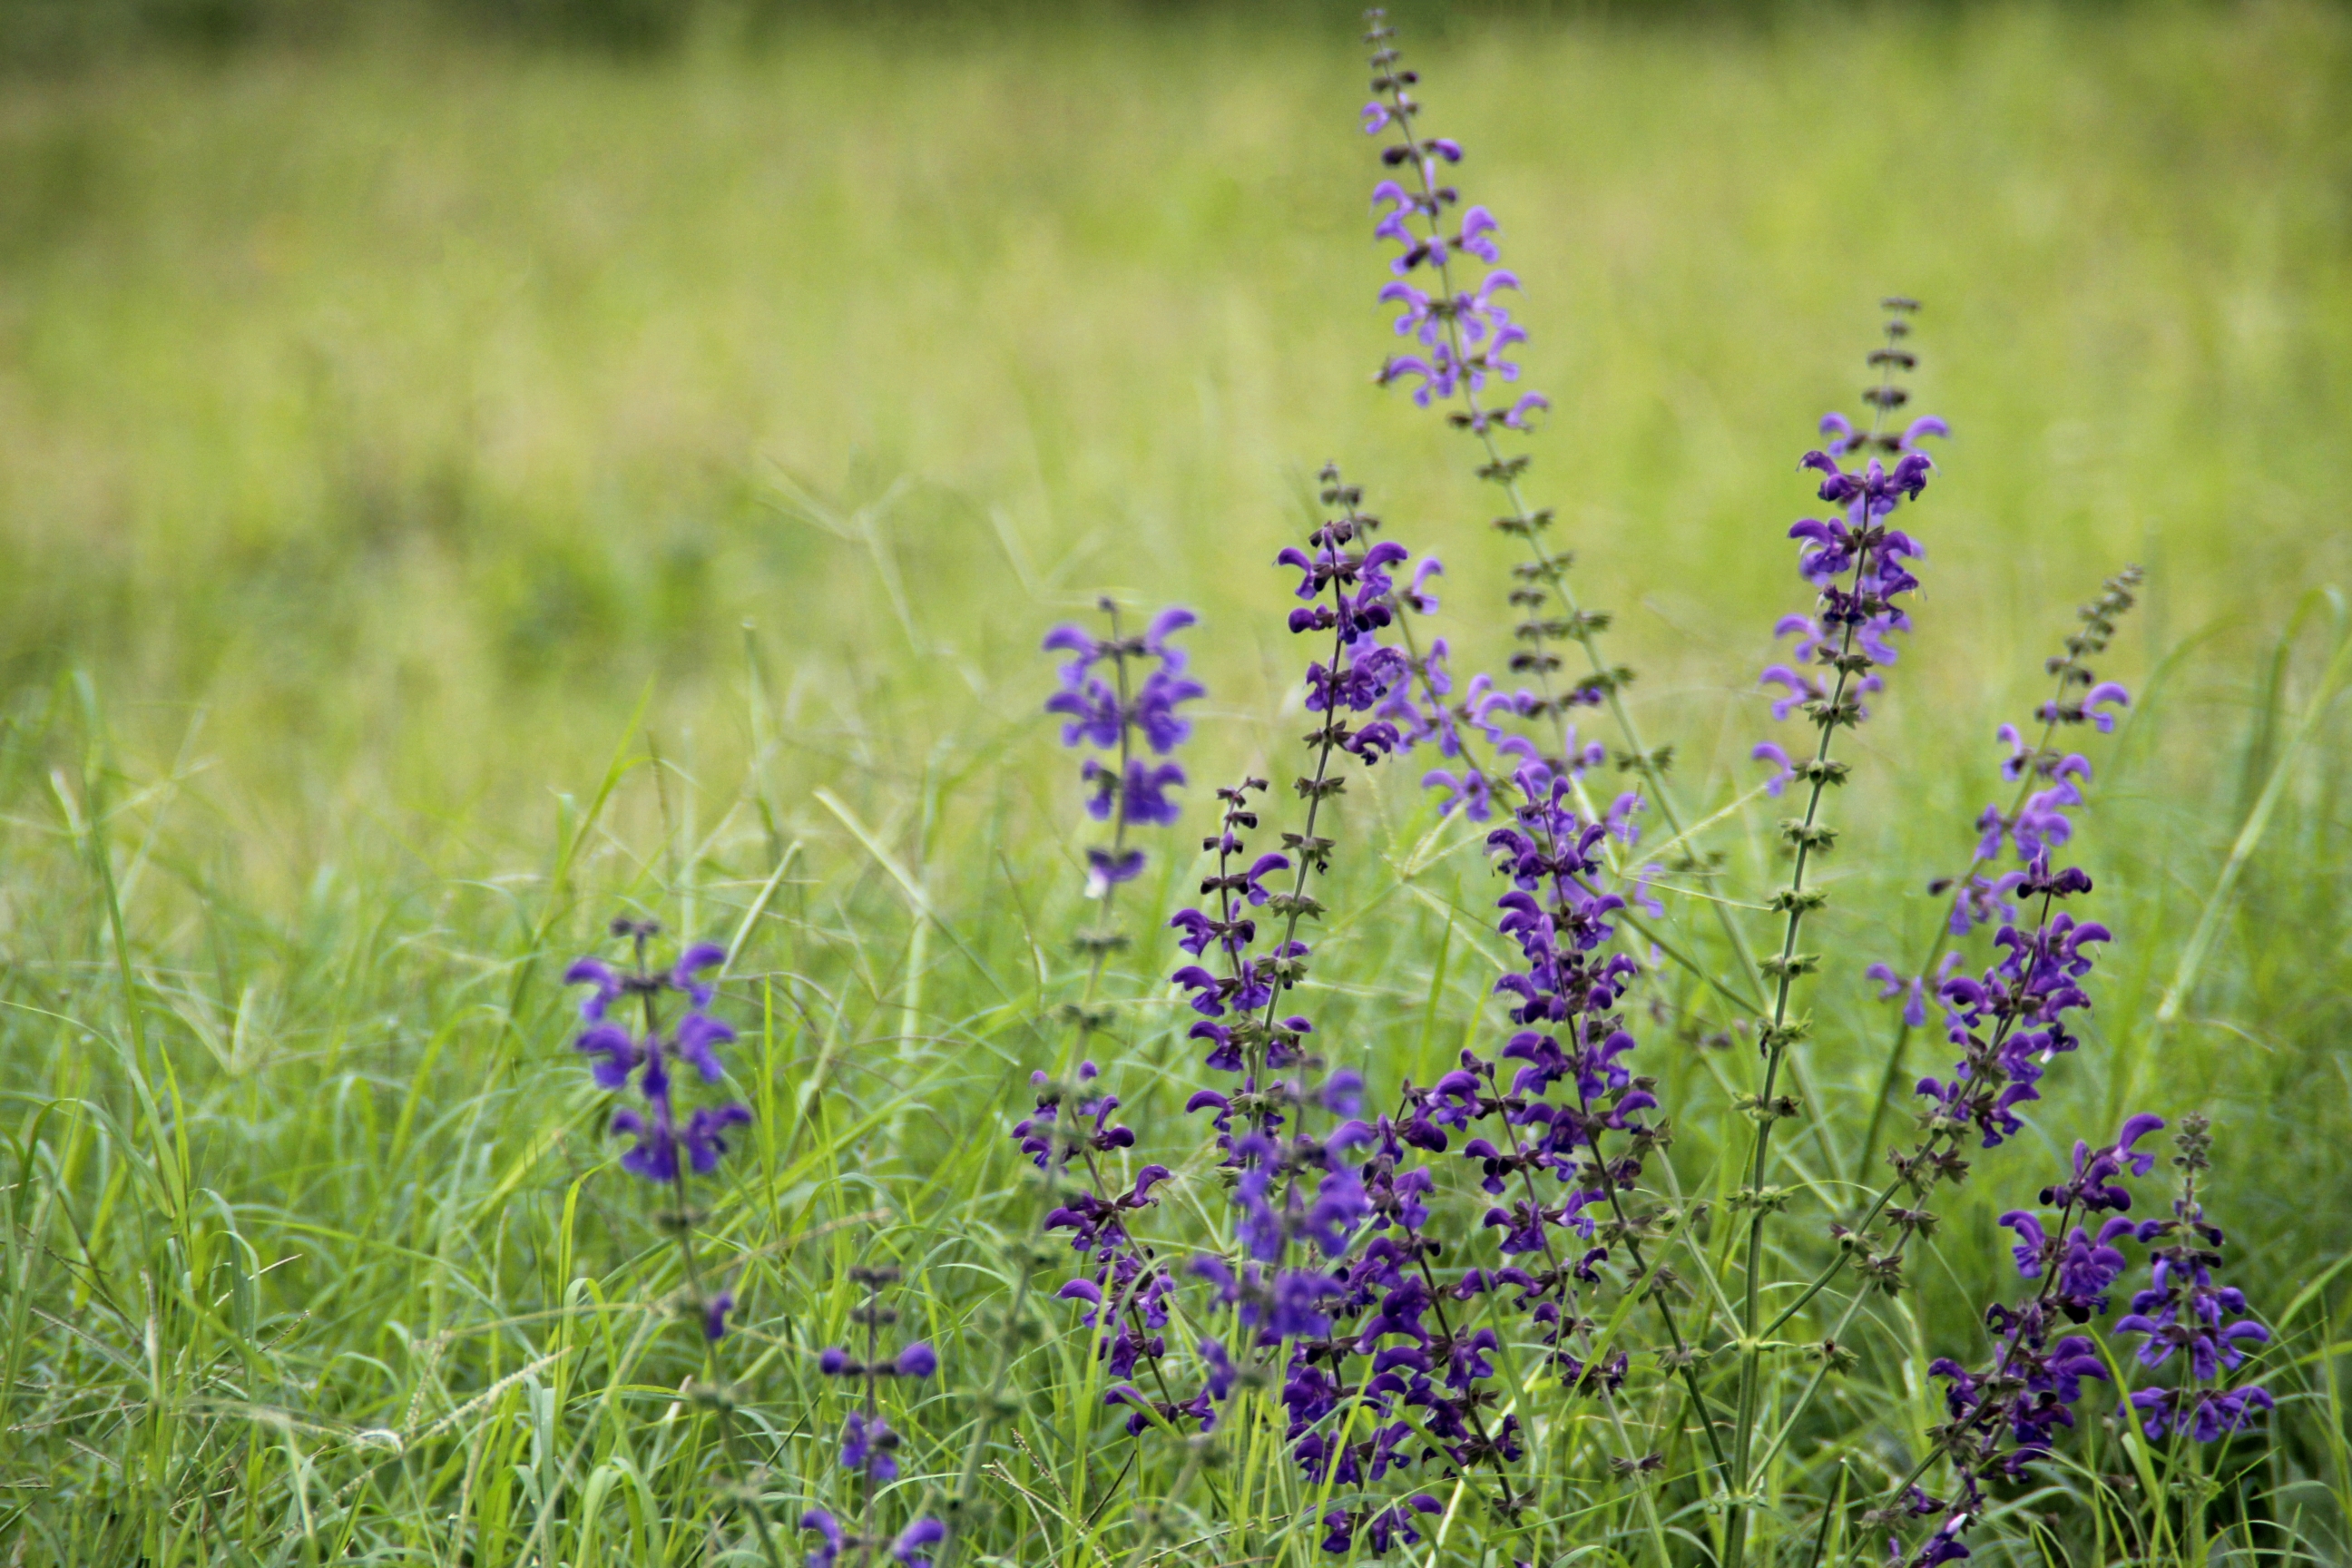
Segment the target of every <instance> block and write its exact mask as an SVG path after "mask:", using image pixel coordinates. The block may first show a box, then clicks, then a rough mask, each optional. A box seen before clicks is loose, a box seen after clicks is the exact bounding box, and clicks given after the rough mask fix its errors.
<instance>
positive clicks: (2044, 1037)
mask: <svg viewBox="0 0 2352 1568" xmlns="http://www.w3.org/2000/svg"><path fill="white" fill-rule="evenodd" d="M2017 889H2018V892H2019V895H2020V896H2021V899H2023V900H2026V901H2028V902H2031V901H2032V900H2040V901H2041V918H2040V919H2039V921H2037V922H2036V923H2034V924H2033V925H2032V928H2031V929H2026V930H2021V929H2020V928H2019V927H2018V926H2015V925H2004V926H2002V927H2001V928H2000V931H1999V933H1997V934H1996V935H1995V936H1994V938H1993V946H1994V947H1995V948H1997V949H1999V950H2000V957H1999V958H1997V959H1995V960H1994V962H1993V963H1992V965H1991V967H1990V968H1989V969H1987V970H1986V971H1985V972H1984V973H1983V974H1982V975H1981V976H1975V975H1968V974H1956V975H1954V976H1952V977H1951V978H1950V979H1948V980H1947V981H1945V982H1944V983H1943V984H1942V985H1941V986H1940V987H1939V988H1938V992H1937V994H1938V995H1939V996H1940V997H1941V999H1942V1001H1943V1004H1944V1006H1945V1009H1946V1018H1947V1021H1946V1034H1947V1035H1948V1037H1949V1039H1950V1041H1951V1043H1952V1044H1953V1045H1954V1046H1957V1047H1959V1049H1960V1051H1961V1053H1962V1055H1961V1058H1960V1060H1959V1061H1958V1064H1956V1066H1955V1067H1954V1068H1953V1073H1952V1076H1951V1077H1950V1078H1949V1079H1933V1078H1924V1079H1920V1080H1919V1084H1918V1089H1917V1092H1918V1093H1919V1094H1920V1095H1921V1096H1923V1097H1924V1098H1925V1099H1926V1100H1927V1102H1928V1105H1927V1110H1926V1111H1925V1115H1926V1116H1927V1124H1928V1126H1929V1128H1930V1130H1931V1131H1934V1130H1943V1129H1948V1130H1950V1131H1953V1132H1954V1133H1955V1134H1956V1135H1957V1133H1958V1131H1960V1130H1962V1129H1966V1128H1969V1127H1973V1128H1974V1129H1975V1130H1976V1131H1978V1132H1979V1134H1980V1135H1981V1136H1982V1139H1983V1143H1984V1147H1986V1148H1988V1149H1991V1148H1995V1147H1998V1146H1999V1145H2000V1142H2002V1141H2003V1140H2004V1139H2008V1138H2011V1137H2014V1136H2015V1135H2016V1134H2017V1132H2018V1131H2020V1130H2021V1128H2022V1127H2023V1126H2024V1123H2023V1122H2021V1121H2019V1120H2018V1117H2017V1114H2016V1109H2015V1108H2016V1107H2017V1106H2019V1105H2021V1104H2022V1103H2024V1102H2025V1101H2027V1100H2039V1099H2040V1098H2041V1094H2040V1091H2039V1090H2037V1089H2035V1088H2034V1085H2035V1084H2037V1083H2038V1082H2040V1081H2041V1079H2042V1072H2043V1070H2044V1068H2045V1067H2046V1066H2047V1064H2048V1063H2049V1062H2050V1061H2051V1059H2052V1058H2054V1057H2057V1056H2060V1055H2062V1054H2063V1053H2065V1052H2068V1051H2072V1050H2074V1048H2075V1047H2076V1046H2078V1045H2080V1044H2081V1040H2080V1038H2079V1037H2076V1036H2075V1035H2074V1034H2073V1033H2072V1032H2070V1031H2069V1030H2068V1028H2067V1026H2066V1015H2067V1014H2068V1013H2071V1012H2074V1011H2077V1010H2081V1009H2086V1008H2088V1007H2089V1006H2090V1005H2091V999H2090V997H2089V996H2088V995H2087V994H2085V993H2084V990H2083V987H2082V984H2081V982H2082V980H2083V977H2084V975H2086V974H2088V973H2090V971H2091V965H2092V961H2093V958H2094V955H2093V954H2092V953H2091V952H2088V951H2087V949H2088V948H2089V947H2090V945H2091V944H2092V943H2094V942H2110V941H2112V940H2113V936H2112V934H2111V933H2110V932H2109V931H2108V930H2107V928H2106V927H2105V926H2103V925H2101V924H2099V923H2098V922H2097V921H2076V920H2075V919H2074V916H2073V915H2071V914H2069V913H2066V912H2065V911H2063V910H2060V911H2058V912H2056V913H2054V914H2053V913H2052V912H2051V910H2052V907H2053V905H2055V904H2056V903H2058V902H2059V901H2061V900H2065V899H2068V898H2072V897H2074V896H2075V895H2077V894H2081V893H2087V892H2089V891H2090V890H2091V879H2090V877H2089V876H2088V875H2087V874H2086V873H2084V872H2083V871H2081V870H2079V869H2076V868H2073V867H2068V868H2065V869H2063V870H2060V871H2053V870H2051V869H2050V865H2049V862H2048V861H2047V860H2046V859H2042V860H2036V861H2035V862H2034V863H2033V864H2032V867H2030V868H2028V869H2027V870H2026V871H2025V873H2024V874H2023V877H2022V879H2021V880H2020V881H2019V882H2018V883H2017Z"/></svg>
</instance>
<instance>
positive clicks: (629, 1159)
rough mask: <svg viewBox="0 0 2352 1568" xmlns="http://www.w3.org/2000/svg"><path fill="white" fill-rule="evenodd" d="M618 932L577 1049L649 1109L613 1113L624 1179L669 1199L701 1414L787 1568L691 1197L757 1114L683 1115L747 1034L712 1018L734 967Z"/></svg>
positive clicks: (763, 1541)
mask: <svg viewBox="0 0 2352 1568" xmlns="http://www.w3.org/2000/svg"><path fill="white" fill-rule="evenodd" d="M610 931H611V934H612V935H613V936H614V937H615V938H618V939H621V940H624V941H625V942H628V943H629V949H630V959H629V963H628V964H627V965H626V966H625V967H619V968H616V967H615V966H614V965H613V964H611V963H606V962H605V961H604V960H603V959H600V958H595V957H593V956H592V957H586V958H582V959H580V960H579V961H577V962H576V963H573V964H572V967H571V968H570V969H568V970H566V971H565V972H564V975H563V978H564V982H565V984H572V985H585V986H588V987H589V993H588V995H587V996H586V998H585V999H583V1001H582V1003H581V1005H580V1014H581V1019H582V1022H583V1024H585V1025H586V1027H585V1028H583V1030H582V1031H581V1033H580V1035H579V1037H577V1038H576V1039H575V1040H574V1041H573V1042H572V1046H573V1048H574V1049H575V1050H577V1051H579V1052H580V1053H581V1054H582V1055H583V1056H585V1057H587V1058H590V1062H591V1071H592V1073H593V1077H594V1079H595V1081H596V1085H597V1087H598V1088H600V1089H606V1090H608V1091H612V1092H616V1093H617V1092H622V1091H625V1090H627V1089H632V1088H634V1089H635V1090H636V1091H637V1093H638V1095H639V1096H640V1097H641V1099H642V1100H643V1103H644V1109H643V1110H638V1109H636V1108H635V1107H634V1106H624V1107H622V1108H621V1109H619V1110H615V1111H614V1113H613V1118H612V1122H611V1131H613V1132H614V1133H615V1134H619V1135H623V1136H627V1137H632V1138H634V1139H635V1140H636V1142H635V1145H634V1146H633V1147H632V1148H631V1149H630V1150H629V1151H628V1152H626V1153H625V1154H623V1155H622V1156H621V1168H622V1169H623V1170H625V1171H626V1172H628V1173H630V1174H632V1175H634V1176H636V1177H638V1178H640V1179H642V1180H644V1181H646V1182H648V1183H650V1184H653V1185H654V1187H655V1188H656V1190H657V1191H658V1190H660V1189H664V1188H667V1190H668V1193H669V1195H670V1198H671V1205H670V1207H669V1209H668V1210H667V1212H666V1213H664V1214H662V1215H660V1221H661V1224H662V1226H663V1228H665V1229H666V1230H667V1231H668V1232H669V1234H670V1236H671V1237H672V1239H674V1240H675V1241H676V1242H677V1256H678V1272H679V1278H680V1280H681V1282H682V1294H681V1295H680V1296H679V1298H678V1307H679V1310H680V1311H681V1312H682V1313H683V1315H685V1316H686V1317H688V1319H690V1320H691V1321H693V1322H694V1323H695V1325H696V1326H697V1328H698V1330H699V1331H700V1333H701V1341H702V1367H703V1372H702V1377H701V1380H700V1382H699V1383H698V1384H697V1385H696V1386H695V1387H694V1388H693V1389H692V1390H691V1391H690V1392H691V1393H692V1394H693V1395H694V1397H695V1401H696V1403H697V1404H698V1405H700V1406H702V1407H703V1408H705V1409H708V1410H709V1411H710V1412H712V1413H713V1414H714V1415H715V1416H716V1418H717V1420H718V1423H719V1444H720V1447H721V1448H722V1450H723V1451H724V1453H725V1454H726V1457H727V1460H728V1463H729V1465H730V1468H732V1469H733V1470H734V1471H735V1485H734V1488H733V1491H734V1495H735V1496H736V1497H737V1498H739V1499H740V1500H741V1501H742V1502H743V1504H744V1506H745V1508H746V1509H747V1510H748V1511H749V1512H750V1513H751V1516H752V1525H753V1530H754V1531H755V1533H757V1535H758V1536H759V1539H760V1546H761V1552H762V1553H763V1554H764V1555H765V1557H766V1558H767V1560H768V1562H769V1563H770V1564H771V1568H781V1560H780V1558H779V1557H778V1554H777V1547H776V1542H775V1539H774V1531H773V1529H772V1527H771V1525H770V1523H769V1521H768V1518H767V1513H766V1510H765V1508H764V1507H763V1505H762V1503H761V1499H760V1494H759V1491H758V1490H757V1489H756V1488H754V1487H753V1486H752V1485H751V1484H750V1482H749V1480H748V1479H747V1468H746V1467H745V1465H744V1464H743V1461H742V1459H741V1458H740V1455H739V1454H738V1452H737V1448H736V1436H735V1433H734V1430H733V1415H734V1411H735V1408H736V1404H737V1397H738V1396H737V1394H736V1391H735V1390H734V1389H733V1388H732V1386H731V1385H730V1384H729V1383H728V1382H727V1381H726V1379H725V1378H724V1377H723V1376H722V1375H721V1373H720V1368H719V1342H720V1341H722V1340H723V1339H725V1338H726V1337H727V1331H728V1323H727V1319H728V1316H729V1314H730V1313H731V1312H733V1311H734V1310H735V1305H736V1302H735V1294H734V1291H733V1290H732V1289H730V1288H728V1287H726V1286H724V1285H719V1284H718V1283H717V1282H716V1281H714V1280H712V1279H709V1275H708V1273H707V1271H706V1270H705V1269H704V1268H703V1266H702V1261H701V1258H700V1255H699V1254H698V1251H697V1249H696V1247H695V1245H694V1235H695V1228H696V1226H697V1223H698V1215H696V1213H695V1210H694V1207H693V1205H692V1204H691V1203H690V1202H689V1201H688V1195H687V1181H688V1176H689V1175H709V1174H711V1173H713V1172H715V1171H716V1170H717V1169H718V1168H719V1158H720V1156H722V1155H724V1154H725V1153H726V1152H727V1148H728V1145H727V1134H728V1131H729V1130H730V1129H731V1128H735V1127H739V1126H742V1125H744V1124H746V1123H748V1122H750V1121H751V1111H750V1110H749V1109H748V1108H746V1107H745V1106H743V1105H741V1104H740V1103H738V1102H736V1101H734V1100H719V1101H716V1102H715V1103H711V1104H706V1105H699V1106H697V1107H695V1108H694V1110H692V1112H691V1113H690V1114H688V1115H686V1116H685V1117H684V1118H683V1119H681V1118H680V1115H679V1110H678V1105H677V1090H678V1088H679V1084H678V1075H677V1071H676V1064H681V1063H682V1064H684V1065H686V1066H688V1067H691V1068H694V1070H695V1073H696V1075H697V1076H698V1077H699V1078H700V1079H701V1080H702V1081H703V1083H704V1084H706V1085H711V1084H716V1083H718V1082H719V1081H720V1079H723V1078H724V1077H725V1076H726V1069H725V1068H723V1067H722V1066H721V1064H720V1062H719V1054H718V1053H719V1047H722V1046H728V1045H731V1044H733V1043H734V1040H735V1031H734V1029H733V1028H732V1027H731V1026H729V1025H728V1024H726V1023H725V1022H724V1021H722V1020H720V1019H719V1018H717V1017H715V1016H712V1015H711V1013H710V1011H709V1008H710V1005H711V1004H712V1002H713V1000H714V999H715V997H716V995H717V992H716V990H715V988H714V987H713V986H712V985H711V984H709V982H708V981H707V980H706V979H705V978H704V976H705V974H706V973H707V972H709V971H710V970H712V969H715V968H717V967H718V966H719V965H720V964H722V963H725V962H726V959H727V953H726V950H725V949H723V948H719V947H715V946H712V945H710V944H709V943H707V942H706V943H698V944H696V945H694V946H691V947H688V949H686V950H685V952H682V953H680V954H679V955H678V957H677V962H676V963H674V964H673V965H672V966H671V967H670V968H669V969H667V970H656V968H654V967H653V966H652V965H651V964H650V963H648V962H647V956H648V952H649V949H650V946H651V944H652V942H653V941H654V939H655V938H656V937H657V936H659V935H660V934H661V926H660V924H659V922H657V921H650V920H634V919H629V918H625V917H624V918H621V919H616V920H614V921H613V922H612V925H611V927H610ZM669 995H682V996H684V997H685V998H686V1002H687V1005H686V1007H685V1008H684V1010H683V1011H681V1012H680V1014H679V1015H678V1016H677V1020H676V1021H675V1022H674V1023H665V1021H664V1019H663V1016H662V1000H663V998H664V997H665V996H669ZM631 1003H635V1010H636V1012H637V1014H638V1017H639V1022H640V1025H641V1026H640V1027H637V1028H632V1027H631V1026H630V1022H629V1018H628V1014H629V1011H630V1004H631ZM714 1286H715V1287H716V1288H714Z"/></svg>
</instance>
